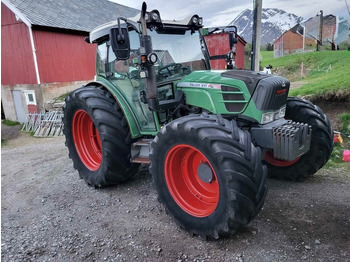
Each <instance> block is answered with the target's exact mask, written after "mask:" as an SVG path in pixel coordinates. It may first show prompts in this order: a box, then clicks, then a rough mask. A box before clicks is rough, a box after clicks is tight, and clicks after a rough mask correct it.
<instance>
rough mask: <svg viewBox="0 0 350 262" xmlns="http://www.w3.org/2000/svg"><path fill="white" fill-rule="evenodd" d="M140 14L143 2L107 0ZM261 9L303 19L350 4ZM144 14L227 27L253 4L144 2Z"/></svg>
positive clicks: (341, 0) (327, 1) (291, 3)
mask: <svg viewBox="0 0 350 262" xmlns="http://www.w3.org/2000/svg"><path fill="white" fill-rule="evenodd" d="M110 1H113V2H117V3H119V4H122V5H126V6H130V7H133V8H136V9H140V10H141V6H142V3H143V2H144V0H110ZM262 1H263V4H262V6H263V8H279V9H283V10H284V11H286V12H288V13H293V14H295V15H297V16H302V17H303V18H304V19H306V18H309V17H312V16H314V15H316V14H317V13H318V12H319V11H320V10H323V14H324V15H328V14H333V15H337V14H338V13H339V12H341V11H344V10H345V9H346V3H345V1H347V3H348V5H349V8H350V0H262ZM146 3H147V10H153V9H158V10H159V12H160V16H161V18H162V19H166V20H173V19H177V20H179V19H183V18H186V17H188V16H192V15H194V14H198V15H199V16H202V17H203V20H204V26H206V27H212V26H224V25H228V24H229V23H230V22H231V21H232V20H233V19H235V18H236V16H237V15H238V14H239V13H240V12H242V11H243V10H245V9H253V0H248V1H247V0H196V1H193V0H165V1H164V0H163V1H161V0H147V1H146Z"/></svg>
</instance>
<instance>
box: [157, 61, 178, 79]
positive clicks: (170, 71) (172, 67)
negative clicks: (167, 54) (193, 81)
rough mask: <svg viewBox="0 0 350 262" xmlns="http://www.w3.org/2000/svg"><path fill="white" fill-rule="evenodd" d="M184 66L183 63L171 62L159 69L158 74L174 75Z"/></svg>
mask: <svg viewBox="0 0 350 262" xmlns="http://www.w3.org/2000/svg"><path fill="white" fill-rule="evenodd" d="M181 67H182V64H181V63H171V64H168V65H166V66H163V67H160V68H159V69H158V74H159V75H161V76H163V75H174V74H175V73H176V71H178V70H179V69H180V68H181Z"/></svg>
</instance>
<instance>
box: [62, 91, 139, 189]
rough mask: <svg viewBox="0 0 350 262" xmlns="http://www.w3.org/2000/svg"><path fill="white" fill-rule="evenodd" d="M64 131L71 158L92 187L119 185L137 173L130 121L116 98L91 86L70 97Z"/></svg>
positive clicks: (73, 93)
mask: <svg viewBox="0 0 350 262" xmlns="http://www.w3.org/2000/svg"><path fill="white" fill-rule="evenodd" d="M63 111H64V118H63V123H64V130H63V133H64V135H65V136H66V146H67V147H68V150H69V157H70V158H71V159H72V160H73V164H74V168H75V169H77V170H78V172H79V175H80V177H81V178H84V180H85V181H86V182H87V183H88V184H89V185H91V186H94V187H104V186H108V185H114V184H118V183H120V182H122V181H124V180H126V179H128V178H129V177H130V176H131V175H133V174H134V173H136V172H137V170H138V166H139V165H138V164H132V163H130V146H131V142H132V141H131V136H130V132H129V128H128V126H127V122H126V119H125V117H124V115H123V113H122V111H121V110H120V108H119V106H118V104H117V102H116V101H115V99H114V98H113V97H112V95H111V94H110V93H109V92H108V91H107V90H105V89H103V88H102V87H95V86H87V87H82V88H79V89H76V90H74V91H73V92H71V93H70V94H69V96H67V98H66V103H65V105H64V107H63Z"/></svg>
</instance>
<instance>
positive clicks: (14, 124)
mask: <svg viewBox="0 0 350 262" xmlns="http://www.w3.org/2000/svg"><path fill="white" fill-rule="evenodd" d="M2 123H3V124H4V125H7V126H17V125H20V124H21V123H19V122H17V121H11V120H7V119H4V120H2Z"/></svg>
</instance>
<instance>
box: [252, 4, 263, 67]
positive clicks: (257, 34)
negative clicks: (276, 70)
mask: <svg viewBox="0 0 350 262" xmlns="http://www.w3.org/2000/svg"><path fill="white" fill-rule="evenodd" d="M261 12H262V0H254V10H253V36H252V54H251V67H250V69H251V70H254V71H257V72H259V71H260V41H261Z"/></svg>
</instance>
